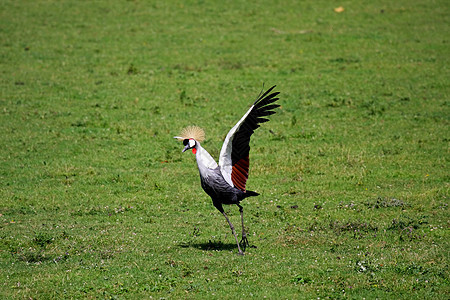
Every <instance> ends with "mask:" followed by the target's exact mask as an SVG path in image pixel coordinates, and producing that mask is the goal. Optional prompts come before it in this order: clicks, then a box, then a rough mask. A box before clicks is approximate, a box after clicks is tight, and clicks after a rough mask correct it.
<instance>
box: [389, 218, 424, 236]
mask: <svg viewBox="0 0 450 300" xmlns="http://www.w3.org/2000/svg"><path fill="white" fill-rule="evenodd" d="M426 219H427V217H426V216H421V217H420V218H419V219H413V218H410V217H405V216H403V217H400V218H398V219H393V220H392V223H391V225H390V226H389V227H388V230H392V231H395V232H397V233H399V240H400V241H403V240H405V239H406V240H409V241H412V240H418V239H421V238H423V237H424V236H425V234H421V233H420V232H419V229H420V227H421V226H422V225H423V224H428V222H427V220H426Z"/></svg>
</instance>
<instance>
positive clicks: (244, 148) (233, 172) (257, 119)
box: [219, 86, 279, 191]
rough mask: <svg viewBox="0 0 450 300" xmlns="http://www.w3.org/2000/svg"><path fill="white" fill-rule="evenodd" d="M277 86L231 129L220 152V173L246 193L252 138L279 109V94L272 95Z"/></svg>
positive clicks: (261, 98) (267, 92)
mask: <svg viewBox="0 0 450 300" xmlns="http://www.w3.org/2000/svg"><path fill="white" fill-rule="evenodd" d="M274 88H275V86H273V87H271V88H270V89H268V90H267V91H266V92H265V93H264V94H263V95H261V96H260V97H259V98H258V99H257V100H256V101H255V103H253V105H252V107H250V109H249V110H248V111H247V113H246V114H245V115H244V116H243V117H242V118H241V119H240V120H239V122H237V124H236V125H235V126H234V127H233V128H231V130H230V131H229V132H228V134H227V137H226V138H225V141H224V143H223V146H222V149H221V150H220V157H219V166H220V172H221V173H222V176H223V177H224V178H225V180H226V181H227V182H228V183H229V184H230V185H231V186H234V187H236V188H238V189H240V190H242V191H245V184H246V183H247V179H248V168H249V158H248V156H249V152H250V145H249V143H250V137H251V136H252V134H253V132H254V131H255V130H256V129H257V128H258V127H259V126H260V125H259V124H261V123H264V122H267V121H269V120H268V119H266V118H264V117H266V116H270V115H272V114H274V113H275V112H274V111H273V109H275V108H277V107H279V105H278V104H273V103H274V102H275V101H277V100H278V99H279V98H277V97H276V96H277V95H278V94H279V92H275V93H270V92H271V91H272V90H273V89H274Z"/></svg>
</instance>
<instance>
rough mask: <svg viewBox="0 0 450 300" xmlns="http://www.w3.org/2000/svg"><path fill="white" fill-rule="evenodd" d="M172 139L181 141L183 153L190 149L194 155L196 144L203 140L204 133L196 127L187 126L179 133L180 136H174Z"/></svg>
mask: <svg viewBox="0 0 450 300" xmlns="http://www.w3.org/2000/svg"><path fill="white" fill-rule="evenodd" d="M174 138H176V139H178V140H179V141H183V145H184V149H183V152H185V151H186V150H189V149H192V152H193V153H194V154H195V153H196V152H197V148H196V146H197V143H199V142H202V141H203V140H204V139H205V132H204V131H203V129H201V128H200V127H198V126H189V127H186V128H184V129H183V130H182V131H181V134H180V136H174Z"/></svg>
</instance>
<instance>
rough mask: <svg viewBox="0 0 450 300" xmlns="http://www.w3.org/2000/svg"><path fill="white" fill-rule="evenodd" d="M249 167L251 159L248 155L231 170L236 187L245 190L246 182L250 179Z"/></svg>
mask: <svg viewBox="0 0 450 300" xmlns="http://www.w3.org/2000/svg"><path fill="white" fill-rule="evenodd" d="M248 167H249V159H248V156H247V157H245V158H241V159H240V160H238V161H237V162H236V163H235V164H234V165H233V170H232V171H231V181H233V184H234V186H235V187H237V188H238V189H240V190H241V191H243V192H245V184H246V183H247V179H248Z"/></svg>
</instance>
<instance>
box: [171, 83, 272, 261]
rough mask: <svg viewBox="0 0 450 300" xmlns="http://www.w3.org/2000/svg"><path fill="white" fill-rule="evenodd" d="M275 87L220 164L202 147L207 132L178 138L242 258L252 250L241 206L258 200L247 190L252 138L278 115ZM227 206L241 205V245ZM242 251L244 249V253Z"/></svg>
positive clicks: (234, 132) (238, 128) (195, 129)
mask: <svg viewBox="0 0 450 300" xmlns="http://www.w3.org/2000/svg"><path fill="white" fill-rule="evenodd" d="M275 87H276V86H275V85H274V86H272V87H271V88H270V89H268V90H267V91H266V92H264V93H262V92H261V93H260V95H259V96H258V97H257V99H256V101H255V102H254V103H253V105H252V106H251V107H250V109H248V111H247V112H246V113H245V114H244V116H243V117H242V118H241V119H240V120H239V121H238V122H237V123H236V125H234V127H233V128H231V130H230V131H229V132H228V134H227V136H226V137H225V141H224V143H223V145H222V148H221V151H220V155H219V164H217V162H216V161H215V160H214V158H213V157H212V156H211V155H210V154H209V153H208V152H207V151H206V150H205V149H204V148H203V147H202V146H201V143H202V142H203V141H204V140H205V132H204V130H203V129H202V128H200V127H199V126H195V125H193V126H188V127H186V128H184V129H183V130H182V131H181V134H180V135H179V136H175V137H174V138H176V139H178V140H179V141H182V142H183V145H184V149H183V150H182V152H186V151H187V150H190V149H192V153H193V154H195V158H196V161H197V167H198V170H199V174H200V182H201V186H202V188H203V190H204V191H205V192H206V194H208V195H209V196H210V197H211V199H212V202H213V205H214V207H216V208H217V209H218V210H219V212H220V213H222V215H223V216H224V217H225V219H226V220H227V222H228V225H229V226H230V228H231V232H232V233H233V236H234V239H235V241H236V244H237V248H238V254H239V255H244V251H245V250H246V248H247V247H248V246H249V242H248V239H247V233H246V231H245V227H244V208H243V207H242V205H241V204H240V202H241V201H242V200H244V199H245V198H248V197H254V196H258V195H259V194H258V193H257V192H254V191H250V190H247V189H246V183H247V179H248V175H249V166H250V164H249V153H250V145H249V143H250V137H251V136H252V134H253V133H254V131H255V130H256V129H257V128H259V127H260V124H262V123H265V122H267V121H269V119H267V118H266V117H268V116H270V115H273V114H274V113H275V111H274V109H276V108H278V107H280V105H278V104H276V103H275V102H276V101H277V100H279V98H278V97H277V96H278V94H279V92H272V90H273V89H274V88H275ZM223 205H237V207H238V208H239V212H240V214H241V223H242V239H241V241H240V242H239V241H238V238H237V236H236V231H235V229H234V226H233V224H232V223H231V222H230V219H229V218H228V216H227V214H226V213H225V211H224V209H223ZM241 247H242V249H243V250H242V249H241Z"/></svg>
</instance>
